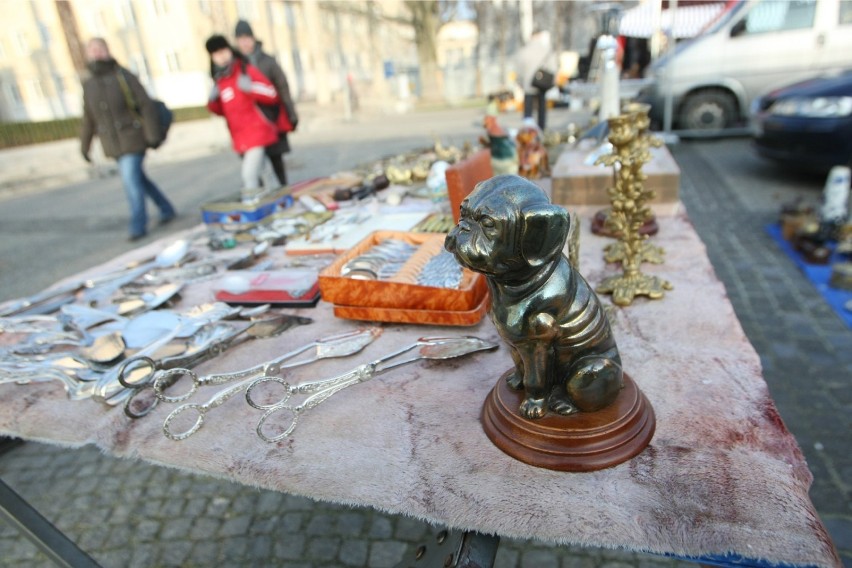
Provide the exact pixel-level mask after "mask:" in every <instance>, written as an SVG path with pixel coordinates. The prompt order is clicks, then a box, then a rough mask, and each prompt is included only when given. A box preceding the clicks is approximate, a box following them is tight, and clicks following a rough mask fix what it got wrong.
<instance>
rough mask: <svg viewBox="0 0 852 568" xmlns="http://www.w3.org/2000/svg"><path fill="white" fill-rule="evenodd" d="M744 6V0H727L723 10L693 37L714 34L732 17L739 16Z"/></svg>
mask: <svg viewBox="0 0 852 568" xmlns="http://www.w3.org/2000/svg"><path fill="white" fill-rule="evenodd" d="M745 4H746V2H745V1H744V0H729V2H728V3H727V4H726V5H725V9H724V10H722V11H721V12H719V14H718V15H717V16H716V17H715V18H713V19H712V20H710V21H709V22H707V23H706V24H704V27H703V28H701V31H700V32H698V34H696V36H695V37H701V36H703V35H709V34H712V33H716V31H718V30H719V28H721V27H723V26H724V25H725V24H727V23H728V22H730V21H731V20H732V19H733V18H734V16H736V15H737V14H739V13H740V12H741V11H742V8H743V6H745Z"/></svg>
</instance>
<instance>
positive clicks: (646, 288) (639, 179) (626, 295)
mask: <svg viewBox="0 0 852 568" xmlns="http://www.w3.org/2000/svg"><path fill="white" fill-rule="evenodd" d="M631 110H632V111H631V112H625V113H623V114H621V115H619V116H616V117H613V118H610V119H608V122H609V132H610V133H609V141H610V143H611V144H612V145H613V151H612V153H611V154H609V155H607V156H602V157H600V158H599V159H598V161H597V163H602V164H605V165H607V166H612V167H613V169H614V172H615V175H614V183H613V186H612V187H610V188H608V190H607V191H608V193H609V198H610V202H611V206H612V211H611V213H610V215H609V217H608V218H607V227H608V228H609V229H610V231H612V233H614V234H617V235H619V237H618V239H619V240H618V242H617V243H615V245H610V246H609V247H607V251H606V254H607V256H606V257H605V258H606V260H607V261H609V262H615V261H616V260H620V261H621V265H622V267H623V269H624V272H623V274H621V275H619V276H611V277H609V278H605V279H604V281H603V282H602V283H601V284H600V286H598V287H597V288H596V290H597V291H598V292H600V293H604V294H612V299H613V302H615V303H616V304H617V305H619V306H629V305H630V304H631V303H632V302H633V299H634V298H635V297H636V296H648V297H649V298H651V299H658V298H662V297H663V295H664V294H665V290H671V289H672V285H671V284H670V283H669V282H667V281H666V280H662V279H661V278H658V277H656V276H648V275H646V274H643V273H642V272H640V271H639V265H640V264H641V263H642V262H643V261H644V260H645V259H655V258H659V259H662V254H663V250H662V249H661V248H659V247H653V246H652V245H649V244H648V243H646V242H645V239H646V236H645V235H642V234H641V233H640V232H639V229H640V228H641V227H642V225H643V224H644V223H645V222H646V221H647V220H648V219H649V218H650V217H651V209H650V208H649V207H648V204H647V203H648V200H649V199H652V198H653V196H654V191H653V190H650V189H646V188H645V187H644V184H643V182H644V181H645V179H646V178H647V176H646V175H645V174H644V173H643V172H642V166H643V165H644V164H645V163H646V162H647V161H648V160H649V159H650V151H649V147H650V145H651V144H656V143H657V142H656V141H652V140H651V138H650V136H649V135H648V134H647V129H648V125H649V124H650V122H649V121H648V116H647V109H646V108H645V109H642V108H633V109H631Z"/></svg>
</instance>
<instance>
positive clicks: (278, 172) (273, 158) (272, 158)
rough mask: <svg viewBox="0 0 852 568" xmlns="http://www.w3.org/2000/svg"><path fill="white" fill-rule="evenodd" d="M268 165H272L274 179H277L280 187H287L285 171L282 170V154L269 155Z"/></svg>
mask: <svg viewBox="0 0 852 568" xmlns="http://www.w3.org/2000/svg"><path fill="white" fill-rule="evenodd" d="M266 156H267V157H268V158H269V163H270V164H272V171H274V172H275V177H277V178H278V183H280V184H281V185H282V186H285V185H287V170H286V169H285V168H284V154H269V153H267V154H266Z"/></svg>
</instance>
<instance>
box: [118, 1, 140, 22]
mask: <svg viewBox="0 0 852 568" xmlns="http://www.w3.org/2000/svg"><path fill="white" fill-rule="evenodd" d="M115 17H116V18H117V19H118V24H119V26H120V27H122V28H132V27H135V26H136V18H135V16H134V15H133V6H132V5H131V4H130V0H123V1H122V2H121V3H119V4H116V5H115Z"/></svg>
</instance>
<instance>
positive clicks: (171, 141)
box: [0, 103, 396, 198]
mask: <svg viewBox="0 0 852 568" xmlns="http://www.w3.org/2000/svg"><path fill="white" fill-rule="evenodd" d="M394 113H396V109H395V108H393V107H389V108H388V109H387V110H383V109H380V108H377V107H373V108H366V109H363V110H361V111H360V112H359V113H358V115H357V116H354V117H352V118H350V119H349V121H350V122H359V121H361V122H371V121H372V120H374V119H375V117H376V116H380V115H384V114H394ZM344 120H346V119H345V118H344V116H343V112H342V110H341V109H340V108H337V107H334V106H323V107H320V106H317V105H315V104H313V103H302V104H300V105H299V131H298V135H299V136H300V137H302V138H304V137H306V136H307V137H310V136H312V135H314V136H316V135H318V134H319V135H321V134H322V133H323V132H326V131H329V130H332V129H330V128H329V126H331V125H339V124H340V123H341V122H343V121H344ZM230 148H231V139H230V135H229V133H228V128H227V126H226V124H225V119H224V118H222V117H220V116H215V115H211V116H210V118H207V119H200V120H193V121H188V122H178V123H175V124H174V125H173V126H172V128H171V129H170V131H169V136H168V138H167V140H166V143H165V144H163V146H161V147H160V148H158V149H156V150H149V151H148V153H147V156H146V161H145V163H146V165H149V166H150V165H158V164H166V163H176V162H183V161H186V160H191V159H193V158H198V157H201V156H209V155H211V154H215V153H218V152H221V151H223V150H227V149H230ZM91 156H92V160H93V163H92V164H89V163H87V162H86V161H85V160H83V158H82V156H81V155H80V142H79V140H78V139H76V138H73V139H66V140H58V141H55V142H47V143H44V144H32V145H29V146H20V147H17V148H9V149H5V150H0V198H3V197H4V196H10V195H17V194H20V193H21V192H26V191H40V190H46V189H52V188H55V187H60V186H63V185H67V184H70V183H74V182H80V181H85V180H88V179H93V178H97V177H105V176H110V175H115V173H116V172H117V169H116V166H115V161H114V160H112V159H110V158H107V157H105V156H104V155H103V152H102V151H101V149H100V145H99V143H98V140H97V137H96V138H95V141H94V143H93V145H92V152H91Z"/></svg>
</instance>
